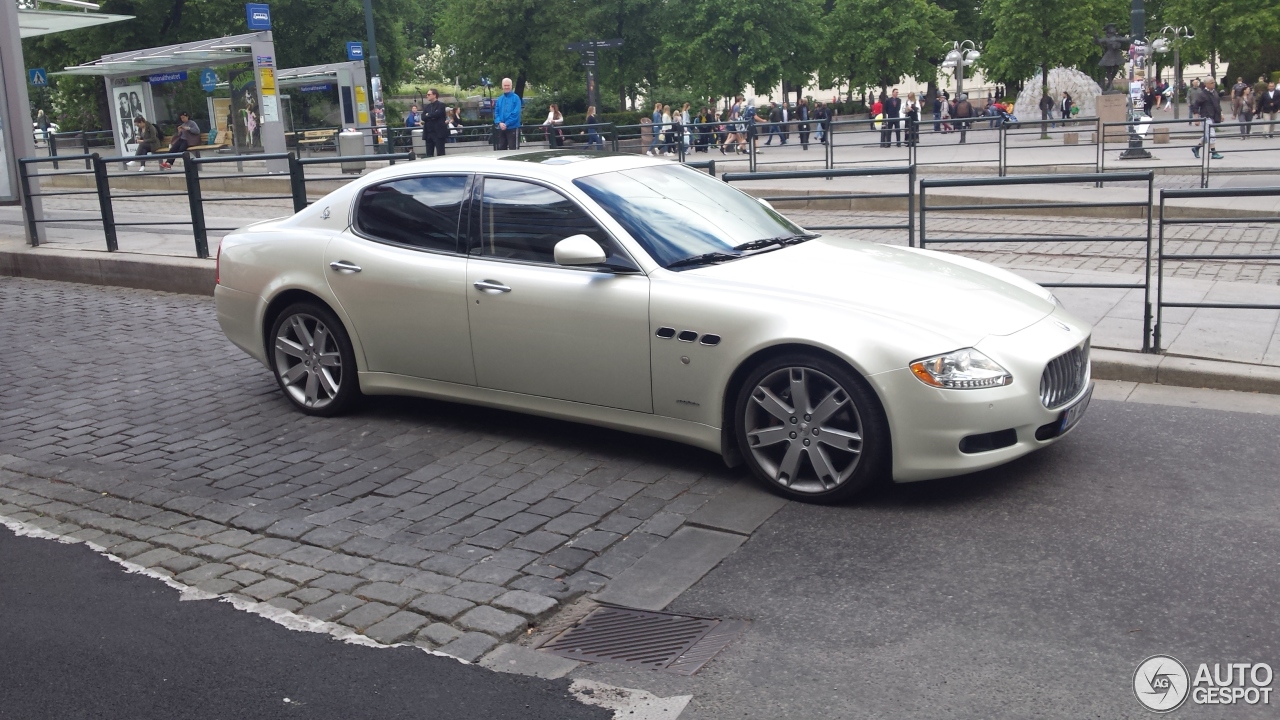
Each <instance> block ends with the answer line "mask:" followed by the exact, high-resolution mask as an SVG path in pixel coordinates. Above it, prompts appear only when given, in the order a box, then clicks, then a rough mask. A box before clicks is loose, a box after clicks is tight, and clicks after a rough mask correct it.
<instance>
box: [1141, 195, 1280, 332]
mask: <svg viewBox="0 0 1280 720" xmlns="http://www.w3.org/2000/svg"><path fill="white" fill-rule="evenodd" d="M1242 197H1280V187H1261V188H1213V189H1203V188H1202V189H1198V190H1161V191H1160V215H1159V218H1160V219H1159V225H1160V230H1159V240H1158V242H1157V245H1156V251H1157V260H1156V277H1157V278H1158V279H1159V281H1160V284H1159V288H1158V290H1157V292H1156V328H1155V342H1154V345H1155V351H1156V352H1161V350H1162V347H1163V345H1162V337H1161V335H1162V333H1163V330H1164V309H1165V308H1216V309H1220V310H1280V305H1268V304H1261V303H1225V302H1172V301H1166V300H1165V299H1164V263H1165V261H1166V260H1176V261H1201V262H1206V261H1207V262H1275V261H1277V260H1280V255H1274V254H1272V255H1252V254H1244V253H1229V254H1214V253H1166V252H1165V236H1164V229H1165V227H1166V226H1169V225H1227V224H1232V225H1235V224H1246V223H1263V224H1276V223H1280V217H1275V216H1236V217H1177V218H1173V217H1166V215H1165V209H1166V205H1165V203H1166V202H1167V201H1169V200H1198V199H1204V198H1242Z"/></svg>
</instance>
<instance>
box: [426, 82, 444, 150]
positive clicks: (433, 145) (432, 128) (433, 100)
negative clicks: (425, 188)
mask: <svg viewBox="0 0 1280 720" xmlns="http://www.w3.org/2000/svg"><path fill="white" fill-rule="evenodd" d="M447 139H449V124H448V119H447V117H446V115H445V106H444V103H442V102H440V94H439V93H438V92H436V90H435V88H432V89H430V90H428V91H427V104H426V105H423V106H422V141H423V142H424V143H425V144H426V146H427V157H435V156H436V155H444V141H445V140H447Z"/></svg>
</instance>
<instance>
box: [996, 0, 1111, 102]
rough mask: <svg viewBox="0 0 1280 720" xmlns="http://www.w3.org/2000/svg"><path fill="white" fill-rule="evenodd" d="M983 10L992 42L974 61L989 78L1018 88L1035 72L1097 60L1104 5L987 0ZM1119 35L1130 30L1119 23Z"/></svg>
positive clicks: (1089, 0)
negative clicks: (989, 28)
mask: <svg viewBox="0 0 1280 720" xmlns="http://www.w3.org/2000/svg"><path fill="white" fill-rule="evenodd" d="M983 9H984V12H985V14H986V15H987V17H988V18H989V19H990V22H991V39H990V40H988V41H987V43H986V46H985V47H984V48H983V54H982V58H981V59H980V60H979V61H978V62H979V64H980V65H981V67H982V68H983V69H984V70H986V71H987V77H988V78H990V79H992V80H996V81H998V82H1007V83H1017V82H1020V81H1021V80H1024V79H1025V78H1029V77H1031V76H1033V75H1034V74H1035V72H1036V70H1037V68H1038V69H1039V70H1040V71H1041V72H1042V73H1043V74H1042V75H1041V77H1042V78H1045V79H1047V78H1048V77H1049V68H1052V67H1058V66H1063V67H1071V66H1075V65H1081V64H1083V63H1084V62H1085V61H1086V60H1088V59H1089V58H1090V57H1096V56H1097V53H1095V49H1096V47H1097V46H1096V45H1095V44H1094V42H1093V38H1094V36H1095V35H1097V34H1098V33H1099V30H1100V28H1101V27H1102V24H1103V23H1102V22H1101V18H1102V17H1103V16H1104V13H1106V12H1107V11H1108V9H1109V8H1108V3H1106V2H1105V0H1074V1H1073V2H1062V0H987V2H986V3H985V4H984V5H983ZM1117 25H1118V27H1119V29H1120V30H1121V32H1125V31H1126V30H1127V28H1128V25H1127V24H1126V25H1119V24H1117Z"/></svg>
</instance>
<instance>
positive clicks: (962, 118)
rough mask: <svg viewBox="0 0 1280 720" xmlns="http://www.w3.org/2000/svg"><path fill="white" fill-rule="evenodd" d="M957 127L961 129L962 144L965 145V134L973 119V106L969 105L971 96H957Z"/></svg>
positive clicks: (962, 94)
mask: <svg viewBox="0 0 1280 720" xmlns="http://www.w3.org/2000/svg"><path fill="white" fill-rule="evenodd" d="M954 115H955V118H956V121H957V122H956V125H957V126H958V127H959V129H960V144H961V145H963V144H964V143H965V134H966V131H967V130H968V129H969V122H970V119H971V118H972V117H973V106H972V105H970V104H969V96H968V95H966V94H965V93H960V94H959V95H957V96H956V111H955V113H954Z"/></svg>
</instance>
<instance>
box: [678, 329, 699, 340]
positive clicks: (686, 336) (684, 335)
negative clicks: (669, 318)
mask: <svg viewBox="0 0 1280 720" xmlns="http://www.w3.org/2000/svg"><path fill="white" fill-rule="evenodd" d="M676 339H677V340H679V341H680V342H693V341H694V340H697V339H698V333H696V332H694V331H692V330H681V331H680V334H679V335H678V336H677V337H676Z"/></svg>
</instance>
